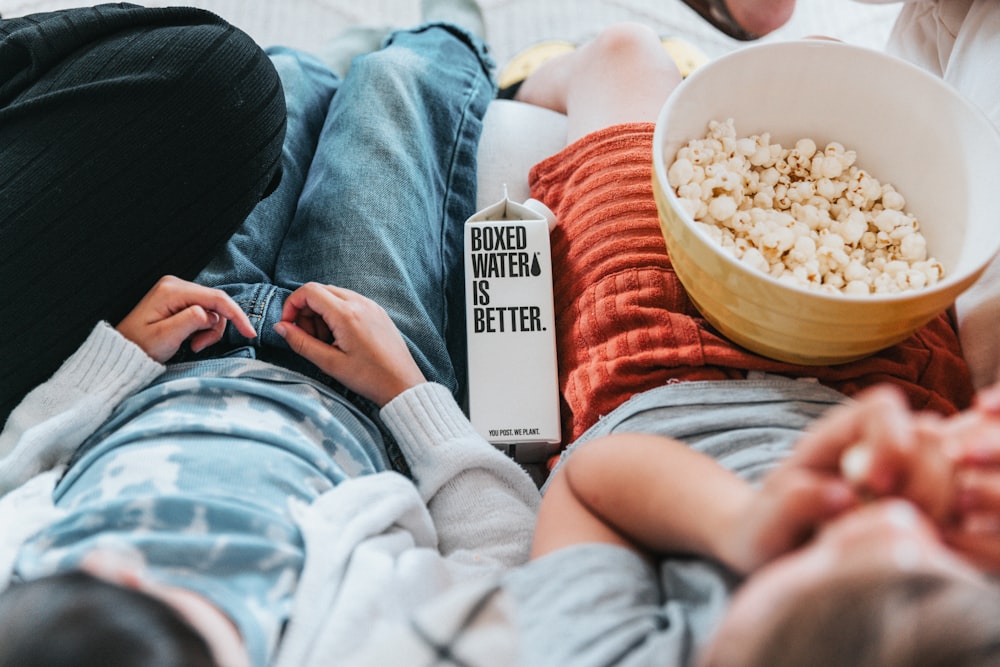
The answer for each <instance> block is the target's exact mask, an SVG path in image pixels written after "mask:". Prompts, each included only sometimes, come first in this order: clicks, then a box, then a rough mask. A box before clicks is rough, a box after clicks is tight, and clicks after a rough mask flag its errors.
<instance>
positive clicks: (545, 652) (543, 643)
mask: <svg viewBox="0 0 1000 667" xmlns="http://www.w3.org/2000/svg"><path fill="white" fill-rule="evenodd" d="M843 401H844V396H843V395H842V394H840V393H838V392H835V391H833V390H831V389H828V388H826V387H824V386H822V385H820V384H818V383H816V382H810V381H807V380H790V379H787V378H782V377H777V376H773V375H760V376H751V378H750V379H748V380H745V381H727V382H686V383H678V384H671V385H667V386H665V387H660V388H658V389H654V390H651V391H648V392H645V393H643V394H639V395H637V396H635V397H633V398H632V399H631V400H629V401H628V402H626V403H625V404H623V405H622V406H621V407H619V408H618V409H617V410H615V411H614V412H612V413H611V414H609V415H607V416H606V417H604V418H603V419H602V420H601V421H600V422H599V423H598V424H596V425H595V426H594V427H593V428H591V429H590V430H589V431H587V433H585V434H584V435H583V436H582V437H581V438H580V440H579V441H578V442H577V443H575V444H574V445H573V447H572V448H570V450H569V452H568V455H569V456H571V455H572V450H573V449H575V448H577V447H584V446H586V443H587V442H588V441H590V440H592V439H593V438H595V437H597V436H600V435H606V434H609V433H628V432H641V433H656V434H660V435H665V436H670V437H673V438H675V439H678V440H681V441H683V442H685V443H687V444H688V445H690V446H691V447H694V448H695V449H698V450H700V451H702V452H704V453H706V454H708V455H709V456H712V457H713V458H715V459H716V460H718V461H719V462H720V463H722V465H724V466H726V467H727V468H729V469H730V470H733V471H734V472H736V473H737V474H739V475H740V476H742V477H744V478H745V479H748V480H751V481H755V480H758V479H760V477H761V476H762V475H763V474H764V473H766V472H767V471H768V470H769V469H771V468H772V467H773V466H774V465H775V464H776V463H777V462H778V461H779V460H781V458H783V457H784V456H785V455H786V454H787V453H788V452H789V451H790V449H791V447H792V445H793V444H794V443H795V441H796V440H797V439H798V437H799V436H800V435H801V433H802V431H803V430H804V429H805V428H806V426H808V425H809V423H810V422H812V421H813V420H814V419H816V418H817V417H818V416H819V415H821V414H823V413H824V412H826V411H827V410H828V409H829V408H830V407H832V406H834V405H836V404H838V403H841V402H843ZM735 583H736V579H735V577H734V576H733V575H732V574H730V573H728V572H727V571H726V570H725V569H724V568H722V567H721V566H719V565H718V564H716V563H713V562H709V561H705V560H701V559H692V558H668V559H665V560H663V561H662V562H660V563H657V564H653V563H650V562H647V561H646V560H644V559H643V558H642V557H640V556H639V555H638V554H636V553H634V552H632V551H630V550H628V549H625V548H621V547H616V546H611V545H598V544H587V545H578V546H574V547H570V548H566V549H562V550H560V551H557V552H554V553H551V554H548V555H546V556H545V557H543V558H540V559H538V560H535V561H532V562H530V563H528V564H527V565H526V566H524V567H522V568H519V569H518V570H516V571H514V572H512V573H511V574H510V575H508V576H507V577H506V578H505V579H504V589H505V590H506V591H507V593H508V594H509V595H511V596H512V597H513V598H514V600H515V601H516V609H517V613H516V618H517V625H518V634H519V637H520V642H521V646H522V654H523V659H522V664H523V665H524V667H536V666H537V667H562V666H566V667H611V666H615V667H632V666H636V667H637V666H639V665H656V666H657V667H679V666H681V665H690V664H692V663H693V662H694V661H695V658H696V656H697V654H698V651H699V650H701V648H702V647H704V646H705V644H706V643H707V642H708V641H709V639H710V638H711V635H712V632H713V631H714V630H715V628H716V626H717V625H718V623H719V621H720V619H721V618H722V615H723V614H724V613H725V609H726V605H727V603H728V598H729V591H730V590H731V588H732V586H733V585H734V584H735Z"/></svg>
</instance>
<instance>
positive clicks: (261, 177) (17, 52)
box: [0, 4, 285, 423]
mask: <svg viewBox="0 0 1000 667" xmlns="http://www.w3.org/2000/svg"><path fill="white" fill-rule="evenodd" d="M284 129H285V106H284V96H283V94H282V89H281V83H280V80H279V79H278V76H277V73H276V72H275V70H274V68H273V66H272V65H271V63H270V61H269V60H268V58H267V56H266V55H265V54H264V53H263V51H262V50H261V49H260V48H259V47H258V46H257V45H256V44H255V43H254V42H253V41H252V40H251V39H250V37H248V36H247V35H246V34H244V33H243V32H241V31H239V30H237V29H236V28H234V27H232V26H231V25H229V24H228V23H226V22H225V21H223V20H222V19H220V18H218V17H217V16H215V15H213V14H210V13H208V12H205V11H202V10H198V9H189V8H167V9H150V8H142V7H137V6H134V5H125V4H119V5H101V6H98V7H92V8H83V9H73V10H67V11H62V12H53V13H46V14H36V15H33V16H28V17H20V18H13V19H7V20H0V325H2V330H0V423H2V422H3V421H5V420H6V418H7V416H8V414H9V412H10V410H11V409H12V408H13V407H14V406H15V405H16V403H17V402H18V401H20V399H21V398H22V397H23V395H24V394H25V393H26V392H27V391H28V390H30V389H31V388H32V387H33V386H35V385H37V384H39V383H41V382H43V381H44V380H46V379H47V378H48V377H49V376H50V375H51V374H52V373H53V372H54V371H55V370H56V369H57V368H58V366H59V364H60V363H61V362H62V360H64V359H65V358H66V357H67V356H69V354H71V353H72V352H73V350H74V349H76V347H77V346H78V345H79V344H80V343H81V342H82V341H83V340H84V338H85V337H86V335H87V333H88V332H89V330H90V329H91V328H92V327H93V325H94V324H95V323H96V322H98V321H99V320H101V319H105V320H108V321H110V322H112V323H113V324H114V323H117V322H118V321H119V320H120V319H121V318H122V317H123V316H124V315H125V314H126V313H127V312H128V311H129V310H130V309H131V308H132V306H134V305H135V304H136V303H137V302H138V301H139V299H140V298H141V297H142V295H143V294H144V293H145V292H146V291H147V290H148V289H149V288H150V287H151V286H152V285H153V283H155V282H156V280H157V279H158V278H159V277H160V276H162V275H165V274H168V273H169V274H174V275H178V276H181V277H184V278H188V279H190V278H192V277H194V276H195V275H196V274H197V272H198V271H199V270H200V269H201V268H202V267H203V266H204V265H205V264H206V263H207V262H208V260H209V258H210V257H211V255H212V253H213V252H215V251H216V250H217V249H218V248H219V247H220V246H221V245H222V244H223V243H224V242H225V240H226V239H227V238H228V237H229V236H230V235H231V234H232V232H233V231H235V229H236V228H237V227H238V225H239V224H240V223H241V222H242V221H243V220H244V218H245V217H246V216H247V214H248V213H249V212H250V210H251V209H252V208H253V207H254V206H255V205H256V203H257V202H258V201H259V200H260V199H261V198H262V196H264V195H265V194H266V193H268V192H269V191H270V189H272V188H273V187H274V185H275V184H276V182H277V179H278V178H279V177H280V159H281V144H282V141H283V138H284Z"/></svg>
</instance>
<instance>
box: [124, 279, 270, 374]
mask: <svg viewBox="0 0 1000 667" xmlns="http://www.w3.org/2000/svg"><path fill="white" fill-rule="evenodd" d="M227 321H231V322H232V323H233V325H234V326H235V327H236V329H237V330H238V331H239V332H240V333H241V334H243V335H244V336H246V337H247V338H253V337H255V336H256V335H257V333H256V332H255V331H254V328H253V325H252V324H250V319H249V318H248V317H247V316H246V313H244V312H243V311H242V310H241V309H240V307H239V306H237V305H236V302H235V301H233V300H232V299H231V298H230V297H229V295H228V294H226V293H225V292H223V291H222V290H217V289H212V288H210V287H204V286H202V285H197V284H195V283H192V282H188V281H186V280H181V279H180V278H175V277H174V276H165V277H163V278H160V280H159V281H157V283H156V284H155V285H154V286H153V288H152V289H151V290H149V292H148V293H147V294H146V296H144V297H143V298H142V300H141V301H140V302H139V303H138V304H137V305H136V307H135V308H133V309H132V312H130V313H129V314H128V315H126V316H125V319H123V320H122V321H121V322H120V323H119V324H118V326H117V327H115V328H116V329H117V330H118V332H119V333H120V334H121V335H123V336H125V338H128V339H129V340H130V341H132V342H133V343H135V344H136V345H138V346H139V347H141V348H142V349H143V351H145V353H146V354H148V355H149V356H150V357H152V358H153V359H155V360H156V361H159V362H160V363H164V362H166V361H167V360H168V359H170V358H171V357H172V356H174V355H175V354H176V353H177V350H179V349H180V347H181V345H182V344H183V343H184V341H186V340H188V339H190V341H191V349H192V350H194V351H195V352H200V351H201V350H204V349H205V348H206V347H208V346H209V345H213V344H215V343H217V342H219V340H220V339H221V338H222V334H223V331H224V330H225V328H226V322H227Z"/></svg>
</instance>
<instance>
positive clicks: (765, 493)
mask: <svg viewBox="0 0 1000 667" xmlns="http://www.w3.org/2000/svg"><path fill="white" fill-rule="evenodd" d="M915 437H916V435H915V424H914V421H913V415H912V413H910V411H909V409H908V407H907V406H906V403H905V401H904V399H903V397H902V396H901V395H900V394H899V393H898V392H896V391H894V390H891V389H877V390H874V391H870V392H866V393H865V394H863V395H861V396H859V398H858V400H857V401H856V402H852V403H848V404H845V405H842V406H838V407H837V408H834V409H833V410H830V412H828V413H827V414H826V415H825V416H823V417H822V418H821V419H819V420H817V421H816V423H815V424H813V426H812V427H811V428H810V429H809V431H808V432H807V433H806V434H805V435H804V436H803V437H802V439H801V440H800V441H799V443H798V444H797V446H796V449H795V451H794V452H793V453H792V455H791V456H789V458H788V459H786V460H785V461H783V462H782V463H781V465H780V466H778V467H777V468H776V469H775V470H774V471H772V472H771V473H770V474H769V475H768V476H767V477H766V478H765V480H764V482H763V484H762V485H761V487H760V489H759V490H758V491H757V492H756V493H755V495H754V497H753V499H752V500H751V501H750V502H749V503H748V504H747V506H746V509H745V511H744V512H743V516H742V518H741V519H740V521H738V522H737V524H736V528H735V530H734V531H733V534H732V536H731V539H730V543H729V545H728V547H727V548H729V549H731V550H732V552H731V554H730V556H729V558H730V560H731V561H732V562H734V563H737V564H738V565H739V568H740V569H741V570H742V571H744V572H749V571H752V570H754V569H756V568H757V567H759V566H761V565H763V564H764V563H766V562H768V561H769V560H771V559H773V558H775V557H777V556H780V555H781V554H783V553H786V552H787V551H790V550H791V549H794V548H796V547H798V546H800V545H801V544H803V543H805V542H806V541H807V540H808V539H809V538H810V537H811V536H812V535H813V534H814V533H815V532H816V531H817V530H818V529H819V528H820V527H821V526H822V524H823V523H825V522H826V521H828V520H829V519H831V518H833V517H835V516H837V515H838V514H840V513H841V512H843V511H846V510H849V509H851V508H853V507H856V506H857V505H858V503H859V502H860V501H861V500H862V499H863V497H864V496H865V495H866V494H869V493H873V490H874V489H878V490H879V493H889V492H891V491H892V490H893V489H895V488H896V487H897V486H898V485H899V480H900V479H901V478H902V477H903V472H904V471H905V465H906V463H907V461H908V453H909V452H910V450H911V449H912V447H913V443H914V441H915ZM859 443H864V446H865V447H866V451H868V456H867V459H868V460H867V466H866V469H865V471H864V474H863V475H862V476H861V477H860V478H858V479H851V480H848V479H845V477H844V476H843V475H842V474H841V459H842V458H843V456H844V454H845V452H847V451H850V450H851V449H852V448H853V447H856V446H858V445H859Z"/></svg>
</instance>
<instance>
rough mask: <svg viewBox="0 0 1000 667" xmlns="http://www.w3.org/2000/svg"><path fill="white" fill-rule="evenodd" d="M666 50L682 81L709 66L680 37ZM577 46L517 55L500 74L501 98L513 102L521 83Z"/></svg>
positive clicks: (555, 45) (542, 46) (560, 43)
mask: <svg viewBox="0 0 1000 667" xmlns="http://www.w3.org/2000/svg"><path fill="white" fill-rule="evenodd" d="M660 43H661V44H663V48H664V49H666V51H667V53H668V54H669V55H670V57H671V58H672V59H673V61H674V63H675V64H676V65H677V69H678V70H680V73H681V76H682V77H687V76H688V75H689V74H690V73H691V72H693V71H694V70H696V69H697V68H698V67H700V66H702V65H703V64H705V63H706V62H708V56H706V55H705V54H704V53H703V52H702V51H701V49H699V48H697V47H696V46H694V45H693V44H691V43H689V42H686V41H684V40H683V39H678V38H676V37H664V38H663V39H661V40H660ZM576 46H577V45H576V44H574V43H573V42H567V41H564V40H557V39H553V40H548V41H544V42H539V43H537V44H533V45H532V46H529V47H528V48H526V49H524V50H523V51H521V52H519V53H517V54H516V55H514V57H513V58H511V59H510V60H509V61H508V62H507V64H506V65H504V68H503V70H501V72H500V76H499V77H498V79H497V85H498V87H499V88H500V92H499V94H498V97H502V98H506V99H512V98H513V97H514V94H515V93H516V92H517V89H518V87H519V86H520V85H521V83H522V82H523V81H524V80H525V79H527V78H528V77H529V76H530V75H531V74H532V73H534V72H535V70H537V69H538V68H539V67H541V66H542V64H543V63H546V62H548V61H549V60H551V59H552V58H555V57H556V56H560V55H563V54H566V53H571V52H572V51H574V50H576Z"/></svg>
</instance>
